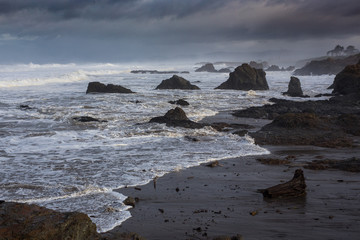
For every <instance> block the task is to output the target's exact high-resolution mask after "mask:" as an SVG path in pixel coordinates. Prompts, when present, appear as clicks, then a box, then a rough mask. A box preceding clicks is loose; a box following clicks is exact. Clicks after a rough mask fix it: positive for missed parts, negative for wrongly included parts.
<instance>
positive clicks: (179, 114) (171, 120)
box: [150, 107, 204, 128]
mask: <svg viewBox="0 0 360 240" xmlns="http://www.w3.org/2000/svg"><path fill="white" fill-rule="evenodd" d="M150 122H156V123H165V124H166V126H171V127H184V128H202V127H204V125H203V124H200V123H196V122H193V121H191V120H190V119H189V118H188V117H187V116H186V114H185V112H184V110H182V109H181V108H179V107H176V108H175V109H171V110H169V111H168V112H167V113H166V114H165V115H164V116H162V117H154V118H152V119H151V120H150Z"/></svg>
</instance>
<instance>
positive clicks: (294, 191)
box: [259, 169, 306, 198]
mask: <svg viewBox="0 0 360 240" xmlns="http://www.w3.org/2000/svg"><path fill="white" fill-rule="evenodd" d="M305 189H306V184H305V177H304V173H303V171H302V170H301V169H297V170H296V171H295V174H294V177H293V178H292V179H291V180H290V181H289V182H286V183H282V184H278V185H276V186H273V187H270V188H266V189H260V190H259V192H260V193H262V194H263V196H264V198H287V197H299V196H303V195H305V194H306V191H305Z"/></svg>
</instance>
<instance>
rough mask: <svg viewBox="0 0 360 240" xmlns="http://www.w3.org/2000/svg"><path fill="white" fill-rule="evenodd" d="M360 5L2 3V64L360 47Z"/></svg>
mask: <svg viewBox="0 0 360 240" xmlns="http://www.w3.org/2000/svg"><path fill="white" fill-rule="evenodd" d="M359 23H360V2H359V0H342V1H339V0H293V1H287V0H251V1H250V0H117V1H116V0H7V1H3V0H0V51H1V54H0V62H1V63H14V62H29V61H32V62H74V61H75V62H76V61H80V62H89V61H90V62H120V61H121V62H123V61H148V60H157V61H158V60H174V61H177V60H186V59H191V60H194V61H195V60H199V61H201V60H204V61H206V60H233V61H234V60H235V61H249V60H260V59H261V60H270V61H273V62H280V63H281V62H287V61H288V60H295V59H301V58H305V57H311V56H319V55H324V53H325V52H326V51H327V50H330V49H332V48H333V47H334V46H335V45H336V44H341V45H345V46H347V45H354V46H355V47H357V48H360V27H359Z"/></svg>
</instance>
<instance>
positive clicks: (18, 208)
mask: <svg viewBox="0 0 360 240" xmlns="http://www.w3.org/2000/svg"><path fill="white" fill-rule="evenodd" d="M0 226H1V227H0V235H1V236H0V238H1V239H38V240H47V239H74V240H95V239H100V234H98V233H97V232H96V225H95V224H94V223H93V222H92V221H91V220H90V218H89V217H88V216H87V215H86V214H83V213H79V212H57V211H54V210H51V209H47V208H44V207H39V206H37V205H29V204H25V203H14V202H3V203H1V204H0Z"/></svg>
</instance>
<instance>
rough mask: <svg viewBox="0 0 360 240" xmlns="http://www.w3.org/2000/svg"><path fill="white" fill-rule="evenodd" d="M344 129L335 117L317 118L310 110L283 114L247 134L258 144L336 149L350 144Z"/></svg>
mask: <svg viewBox="0 0 360 240" xmlns="http://www.w3.org/2000/svg"><path fill="white" fill-rule="evenodd" d="M357 119H359V120H360V118H359V117H357ZM348 130H350V129H347V126H339V120H338V118H332V117H325V116H324V117H320V116H317V115H315V114H313V113H286V114H283V115H280V116H278V117H276V118H275V119H274V121H273V122H272V123H270V124H267V125H265V126H264V127H262V128H261V129H260V130H259V131H257V132H255V133H250V136H252V137H253V138H254V139H255V142H256V143H257V144H260V145H313V146H320V147H330V148H338V147H351V146H352V144H353V140H352V139H351V138H350V137H348V136H347V134H346V132H347V131H348ZM350 131H351V130H350Z"/></svg>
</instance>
